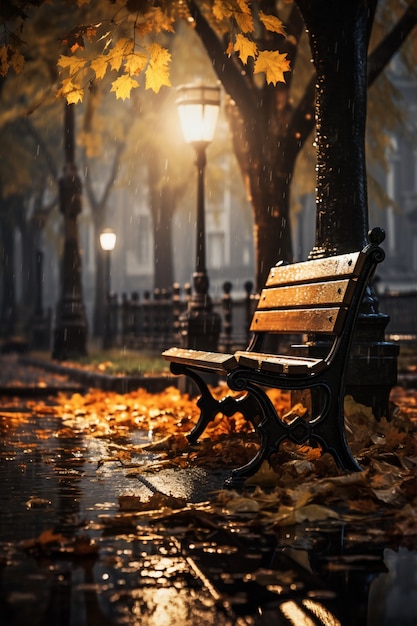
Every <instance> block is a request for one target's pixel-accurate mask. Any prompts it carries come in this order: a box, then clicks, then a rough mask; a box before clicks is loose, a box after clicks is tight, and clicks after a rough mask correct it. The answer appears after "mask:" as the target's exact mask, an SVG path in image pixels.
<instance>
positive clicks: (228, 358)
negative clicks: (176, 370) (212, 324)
mask: <svg viewBox="0 0 417 626" xmlns="http://www.w3.org/2000/svg"><path fill="white" fill-rule="evenodd" d="M162 356H163V357H164V359H166V360H167V361H172V362H174V363H181V364H182V365H189V366H190V367H195V368H198V369H205V370H210V371H213V372H228V371H230V370H231V369H234V368H235V367H237V361H236V359H235V357H234V355H233V354H223V353H221V352H206V351H205V350H189V349H187V348H170V349H169V350H165V352H163V353H162Z"/></svg>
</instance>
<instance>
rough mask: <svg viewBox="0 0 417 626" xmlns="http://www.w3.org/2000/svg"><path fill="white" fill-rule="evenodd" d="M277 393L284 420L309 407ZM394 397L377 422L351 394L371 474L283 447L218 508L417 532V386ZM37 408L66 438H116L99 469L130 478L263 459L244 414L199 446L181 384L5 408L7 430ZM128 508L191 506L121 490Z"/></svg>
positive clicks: (360, 451)
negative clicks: (388, 413) (375, 523)
mask: <svg viewBox="0 0 417 626" xmlns="http://www.w3.org/2000/svg"><path fill="white" fill-rule="evenodd" d="M224 392H225V389H224V387H223V386H219V387H218V388H217V389H216V390H215V393H216V394H217V395H219V396H220V395H223V394H224ZM272 399H273V401H274V403H275V404H276V405H277V408H278V410H279V411H280V413H281V415H283V417H284V419H286V418H285V415H287V419H291V418H292V417H293V416H294V414H296V413H298V414H302V413H303V407H302V406H301V405H295V406H293V407H291V403H290V397H289V395H288V394H287V393H286V392H285V393H283V392H280V391H277V390H274V393H273V396H272ZM391 400H392V419H391V421H387V420H385V419H383V420H381V421H380V422H377V421H376V420H375V419H374V417H373V414H372V410H371V408H369V407H365V406H363V405H360V404H357V403H355V402H354V400H353V399H352V398H350V397H347V398H346V402H345V412H346V423H347V430H348V434H349V440H350V444H351V447H352V450H353V452H354V453H355V455H356V456H357V458H358V459H359V461H360V463H361V465H362V467H363V471H362V472H357V473H352V474H345V473H343V472H340V471H339V470H338V469H337V468H336V466H335V464H334V462H333V460H332V459H331V458H328V457H329V455H322V454H321V452H320V449H316V448H310V447H308V446H304V447H292V446H291V445H283V446H282V447H281V449H280V451H279V452H278V453H277V454H276V455H275V457H274V458H271V463H270V464H269V463H265V464H264V465H263V467H262V468H261V470H260V471H259V472H258V474H256V475H255V476H253V477H252V478H250V479H247V481H246V484H245V486H244V488H243V491H242V492H240V493H238V492H236V491H233V490H231V491H224V492H223V491H222V492H220V493H218V494H217V496H216V495H215V494H213V501H212V504H211V509H212V511H213V512H214V513H215V514H218V512H219V510H221V511H223V514H224V513H226V514H232V515H235V514H237V513H239V514H242V513H245V514H250V515H251V516H254V517H255V518H256V520H257V523H261V524H266V525H267V526H272V527H273V526H287V525H293V524H296V523H301V522H306V521H316V522H317V521H320V520H325V519H333V520H335V521H339V522H344V523H346V522H352V521H356V522H358V520H362V522H364V521H365V522H366V520H367V519H369V518H370V516H371V517H372V519H374V520H375V519H383V521H384V525H385V526H384V527H385V530H384V531H382V529H381V527H378V530H377V529H376V527H375V528H374V534H377V535H378V536H379V535H380V534H381V533H382V532H386V525H387V524H388V526H389V529H390V530H389V532H390V533H391V534H394V535H398V534H400V535H407V534H410V535H412V534H415V533H416V532H417V526H416V523H415V520H416V519H417V516H416V515H415V511H416V507H417V488H416V484H417V483H416V477H417V476H416V475H417V437H416V434H415V422H416V419H417V398H416V394H415V392H414V390H404V389H402V388H400V387H397V388H395V389H394V390H393V392H392V395H391ZM29 412H36V414H37V415H38V416H39V420H42V419H43V417H50V416H51V415H54V416H55V417H56V418H57V417H58V418H59V419H60V423H61V427H60V428H59V429H58V431H57V432H56V433H55V436H57V437H66V436H69V434H70V433H74V432H75V433H79V434H81V435H82V436H84V437H86V438H91V437H93V438H100V439H101V440H103V441H107V442H108V451H109V452H108V455H107V456H104V457H103V458H100V459H99V461H98V467H97V469H99V468H100V467H102V466H104V465H105V464H108V463H112V464H115V463H116V464H117V466H118V467H119V468H121V469H122V471H124V472H125V473H126V475H127V476H131V477H134V476H135V477H137V476H148V477H149V478H151V477H152V475H153V474H155V473H157V472H160V471H163V470H165V469H167V468H170V469H179V468H181V469H187V468H196V467H204V468H206V469H207V470H208V471H210V470H225V469H227V468H233V467H237V466H239V465H241V464H243V463H246V462H247V461H248V460H250V459H251V458H252V457H253V456H254V454H255V452H256V449H257V445H258V443H257V441H258V440H257V436H256V435H255V434H254V433H253V430H252V427H251V426H250V425H249V424H248V423H247V422H246V421H245V420H244V419H243V417H242V416H241V415H239V414H236V415H235V416H233V417H232V418H226V417H224V416H222V415H218V416H217V417H216V419H215V420H214V421H213V422H212V423H211V424H210V425H209V427H208V429H207V431H206V432H205V433H204V435H203V437H202V439H201V442H200V443H199V444H198V445H195V446H192V445H190V444H189V443H188V440H187V439H186V437H185V435H186V433H187V432H189V430H190V429H191V427H192V425H193V424H194V423H195V420H196V419H197V417H198V408H197V406H196V403H195V399H194V398H190V397H189V396H188V395H185V394H181V393H180V392H179V391H178V390H177V389H176V388H174V387H169V388H167V389H166V390H165V391H163V392H162V393H159V394H151V393H148V392H146V391H144V390H143V389H138V390H137V391H135V392H133V393H130V394H123V395H119V394H116V393H109V392H103V391H98V390H90V391H89V393H87V394H86V395H81V394H78V393H76V394H72V395H67V394H61V395H60V396H59V398H58V402H57V404H55V405H52V406H51V404H50V403H49V402H45V403H43V402H35V401H33V402H32V403H30V402H29V403H28V413H27V414H26V413H24V412H22V413H17V412H16V413H13V414H12V415H11V414H10V413H8V414H3V415H1V414H0V429H1V431H2V432H3V434H7V433H10V432H11V430H12V429H14V428H16V427H17V426H18V425H20V424H22V423H24V421H25V420H26V419H28V416H29ZM47 436H48V433H47V432H46V433H45V432H44V437H47ZM150 455H151V457H152V460H149V458H150ZM119 504H120V507H121V509H122V510H128V511H132V510H137V511H149V510H150V509H152V511H155V510H159V513H158V515H161V514H162V511H163V515H166V514H167V510H168V509H169V510H170V511H171V512H172V511H174V510H178V509H183V508H184V507H185V508H187V507H188V506H189V505H188V503H187V502H186V501H183V499H181V498H180V499H177V498H173V497H172V496H170V495H169V494H156V495H154V496H153V500H152V501H147V502H141V500H140V498H137V497H133V496H131V495H128V494H120V497H119ZM216 511H217V513H216ZM227 512H228V513H227ZM154 514H155V513H154ZM369 532H370V531H369ZM371 534H372V533H371Z"/></svg>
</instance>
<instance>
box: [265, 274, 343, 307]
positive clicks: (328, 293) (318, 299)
mask: <svg viewBox="0 0 417 626" xmlns="http://www.w3.org/2000/svg"><path fill="white" fill-rule="evenodd" d="M354 292H355V281H353V280H349V279H345V280H335V281H328V282H320V283H309V284H307V285H291V286H290V287H272V288H270V289H263V290H262V293H261V297H260V299H259V303H258V309H272V308H277V307H279V308H281V307H285V308H288V309H290V308H293V307H297V306H311V303H312V302H314V305H315V306H325V305H327V306H331V305H334V304H344V305H347V304H349V303H350V302H351V300H352V297H353V294H354Z"/></svg>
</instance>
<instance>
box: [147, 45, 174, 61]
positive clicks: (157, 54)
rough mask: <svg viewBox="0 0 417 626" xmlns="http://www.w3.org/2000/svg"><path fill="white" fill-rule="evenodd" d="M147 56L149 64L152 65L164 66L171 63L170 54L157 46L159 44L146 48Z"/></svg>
mask: <svg viewBox="0 0 417 626" xmlns="http://www.w3.org/2000/svg"><path fill="white" fill-rule="evenodd" d="M148 50H149V56H150V58H151V63H153V64H154V65H158V66H160V65H166V64H167V63H169V62H170V61H171V54H170V53H169V52H168V50H167V49H166V48H163V47H162V46H160V45H159V43H153V44H151V45H150V46H148Z"/></svg>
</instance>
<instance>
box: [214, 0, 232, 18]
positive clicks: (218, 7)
mask: <svg viewBox="0 0 417 626" xmlns="http://www.w3.org/2000/svg"><path fill="white" fill-rule="evenodd" d="M212 10H213V16H214V18H215V19H216V20H217V21H218V22H221V21H222V20H224V19H229V18H230V17H232V11H231V9H230V7H229V5H228V4H226V3H225V2H223V0H214V4H213V9H212Z"/></svg>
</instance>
